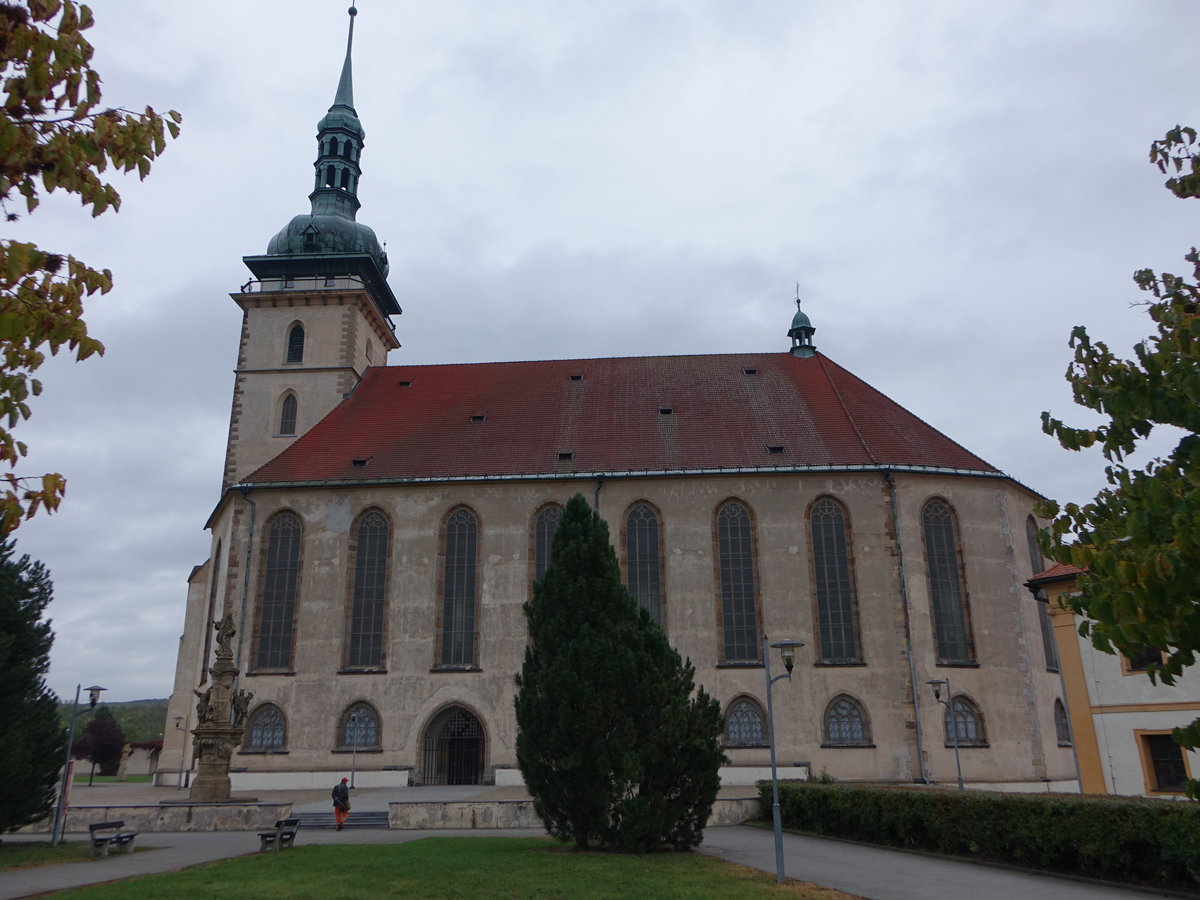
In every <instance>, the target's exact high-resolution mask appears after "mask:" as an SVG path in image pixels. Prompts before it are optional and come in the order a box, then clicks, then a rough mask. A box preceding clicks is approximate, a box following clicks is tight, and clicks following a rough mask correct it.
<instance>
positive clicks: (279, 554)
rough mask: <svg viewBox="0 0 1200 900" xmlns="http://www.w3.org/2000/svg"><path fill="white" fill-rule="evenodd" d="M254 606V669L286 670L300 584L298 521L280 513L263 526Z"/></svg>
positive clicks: (290, 660)
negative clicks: (258, 591) (259, 584)
mask: <svg viewBox="0 0 1200 900" xmlns="http://www.w3.org/2000/svg"><path fill="white" fill-rule="evenodd" d="M266 531H267V533H266V548H265V554H266V556H265V559H264V562H263V568H262V592H261V594H260V597H259V604H258V623H257V624H258V628H257V633H258V641H257V645H258V647H257V653H256V655H255V661H254V665H255V668H257V669H290V668H291V665H292V638H293V633H294V624H295V622H294V619H295V614H296V592H297V589H298V587H299V583H300V538H301V534H302V531H301V527H300V519H299V518H297V517H296V516H295V515H294V514H293V513H290V512H282V513H279V514H278V515H277V516H275V517H274V518H273V519H271V521H270V522H269V523H268V524H267V529H266Z"/></svg>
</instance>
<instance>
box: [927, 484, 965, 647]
mask: <svg viewBox="0 0 1200 900" xmlns="http://www.w3.org/2000/svg"><path fill="white" fill-rule="evenodd" d="M921 525H922V528H923V531H924V536H925V562H926V574H927V575H928V577H929V600H930V608H931V613H932V616H933V636H934V643H935V646H936V648H937V658H938V662H971V661H973V660H974V658H975V648H974V647H973V646H972V642H971V635H970V623H969V621H968V618H967V598H966V594H967V591H966V585H965V584H964V583H963V576H962V568H961V564H960V562H959V557H958V526H957V524H956V523H955V521H954V510H953V509H951V508H950V504H949V503H947V502H946V501H945V500H940V499H933V500H930V501H929V502H928V503H926V504H925V508H924V509H923V510H921Z"/></svg>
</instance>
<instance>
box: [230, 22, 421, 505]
mask: <svg viewBox="0 0 1200 900" xmlns="http://www.w3.org/2000/svg"><path fill="white" fill-rule="evenodd" d="M349 12H350V27H349V35H348V37H347V40H346V59H345V62H344V63H343V65H342V74H341V78H340V79H339V81H338V86H337V93H336V94H335V96H334V98H333V105H332V106H330V107H329V111H328V112H327V113H326V114H325V117H324V118H323V119H321V121H320V122H319V123H318V125H317V159H316V162H315V163H314V164H313V166H314V168H315V169H316V178H315V184H314V187H313V191H312V193H311V194H309V195H308V198H309V200H310V201H311V203H312V209H311V211H310V212H308V213H303V214H301V215H298V216H296V217H295V218H293V219H292V220H291V221H290V222H289V223H288V224H287V225H286V226H284V228H283V229H282V230H281V231H280V232H279V233H278V234H276V235H275V236H274V237H273V238H271V241H270V243H269V244H268V245H267V252H266V254H264V255H262V256H247V257H245V258H244V262H245V263H246V265H247V267H248V268H249V269H250V271H251V272H252V273H253V274H254V278H253V279H252V280H250V281H248V282H247V283H246V284H245V285H243V286H242V289H241V292H240V293H236V294H231V295H230V296H231V297H232V298H233V300H234V301H235V302H236V303H237V304H238V306H240V307H241V309H242V335H241V344H240V347H239V351H238V362H237V370H236V373H235V375H236V380H235V383H234V389H233V408H232V411H231V413H230V418H229V441H228V444H227V445H226V451H225V471H224V475H223V478H222V489H223V490H224V489H226V488H228V487H230V486H231V485H234V484H237V483H238V482H239V481H241V480H242V479H244V478H245V477H246V476H248V475H250V474H251V473H252V472H254V470H255V469H257V468H258V467H259V466H261V465H263V463H265V462H267V461H268V460H270V459H273V458H274V457H275V456H277V455H278V454H279V453H281V452H282V451H283V450H284V449H286V448H287V447H288V446H289V445H290V444H291V443H292V441H294V440H295V438H296V436H297V435H300V434H303V433H304V432H305V431H307V430H308V429H309V428H311V427H312V426H313V425H315V424H316V423H317V422H318V421H320V420H321V419H322V418H323V417H324V416H325V415H326V414H327V413H328V412H329V411H330V410H331V409H333V408H334V407H335V406H336V405H337V404H338V403H340V402H341V401H342V400H343V399H344V398H345V397H346V396H348V395H349V394H350V393H351V392H352V391H353V390H354V388H355V386H356V385H357V384H358V382H359V380H360V379H361V378H362V376H363V373H364V372H365V371H366V369H367V368H368V367H370V366H378V365H386V363H387V354H388V351H390V350H395V349H396V348H398V347H399V346H400V342H399V341H398V340H397V339H396V335H395V329H394V326H393V325H392V322H391V318H390V317H391V316H395V315H399V314H400V312H401V309H400V306H399V305H398V304H397V302H396V297H395V295H394V294H393V293H392V290H391V288H390V287H388V284H387V274H388V262H387V254H386V252H384V249H383V247H382V246H381V245H380V243H379V240H378V238H376V237H375V232H374V231H372V230H371V229H370V228H368V227H367V226H366V225H363V224H362V223H360V222H357V221H355V215H356V214H357V212H358V208H359V206H360V204H359V201H358V182H359V179H360V178H361V176H362V168H361V160H362V150H363V144H364V138H365V136H366V133H365V132H364V130H363V127H362V123H360V122H359V120H358V114H357V112H356V111H355V109H354V86H353V78H352V74H351V51H352V49H353V44H354V17H355V16H356V15H357V10H356V9H355V8H354V7H353V6H352V7H350V11H349Z"/></svg>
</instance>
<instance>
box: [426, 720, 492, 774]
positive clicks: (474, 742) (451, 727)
mask: <svg viewBox="0 0 1200 900" xmlns="http://www.w3.org/2000/svg"><path fill="white" fill-rule="evenodd" d="M423 762H424V766H423V770H424V777H423V780H424V783H425V784H480V783H482V781H483V727H482V726H481V725H480V724H479V720H478V719H477V718H475V716H473V715H472V714H471V713H470V712H468V711H467V710H466V709H464V708H463V707H461V706H451V707H448V708H446V709H444V710H442V711H441V712H440V713H438V714H437V716H435V717H434V719H433V721H432V722H430V723H429V727H428V728H427V729H426V730H425V758H424V760H423Z"/></svg>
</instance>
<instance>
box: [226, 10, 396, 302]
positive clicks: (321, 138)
mask: <svg viewBox="0 0 1200 900" xmlns="http://www.w3.org/2000/svg"><path fill="white" fill-rule="evenodd" d="M349 13H350V27H349V32H348V35H347V37H346V58H345V60H344V61H343V63H342V74H341V77H340V78H339V79H338V86H337V93H336V94H334V97H333V105H332V106H330V107H329V111H328V112H327V113H325V115H324V117H323V118H322V119H321V121H320V122H318V123H317V159H316V162H314V163H313V168H314V169H315V170H316V172H315V174H316V178H315V183H314V185H313V190H312V193H311V194H309V195H308V199H309V201H310V202H311V203H312V211H311V212H310V213H308V214H304V215H299V216H296V217H295V218H293V219H292V221H291V222H289V223H288V224H287V225H286V226H285V227H284V228H283V229H282V230H280V231H279V233H278V234H276V235H275V237H273V238H271V242H270V243H269V244H268V245H267V253H266V255H265V256H255V257H246V264H247V265H248V266H250V269H251V271H253V272H254V273H255V275H257V276H258V277H259V278H266V277H274V276H277V275H285V276H297V275H325V276H337V275H344V274H351V273H353V274H358V275H360V276H362V277H364V278H366V280H367V281H368V282H369V283H370V284H371V285H372V286H373V287H374V289H375V290H376V293H377V298H376V299H377V302H378V303H379V304H380V307H381V308H382V309H383V311H384V312H385V313H386V314H388V315H395V314H398V313H399V312H400V307H399V306H398V305H397V304H396V300H395V297H394V296H393V295H392V292H391V290H390V289H389V288H388V287H387V283H386V279H387V273H388V261H387V253H386V252H384V249H383V247H382V245H381V244H380V243H379V239H378V238H377V237H375V232H374V231H372V230H371V229H370V228H368V227H367V226H366V225H364V224H362V223H361V222H357V221H355V215H356V214H357V213H358V209H359V206H360V205H361V204H360V203H359V202H358V181H359V179H360V178H361V177H362V168H361V167H360V161H361V159H362V149H363V144H364V143H365V141H366V132H365V131H364V130H363V127H362V123H361V122H360V121H359V120H358V112H357V111H356V110H355V109H354V79H353V76H352V66H351V55H352V51H353V49H354V17H355V16H357V15H358V10H357V9H355V8H354V7H353V6H351V7H350V9H349Z"/></svg>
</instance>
